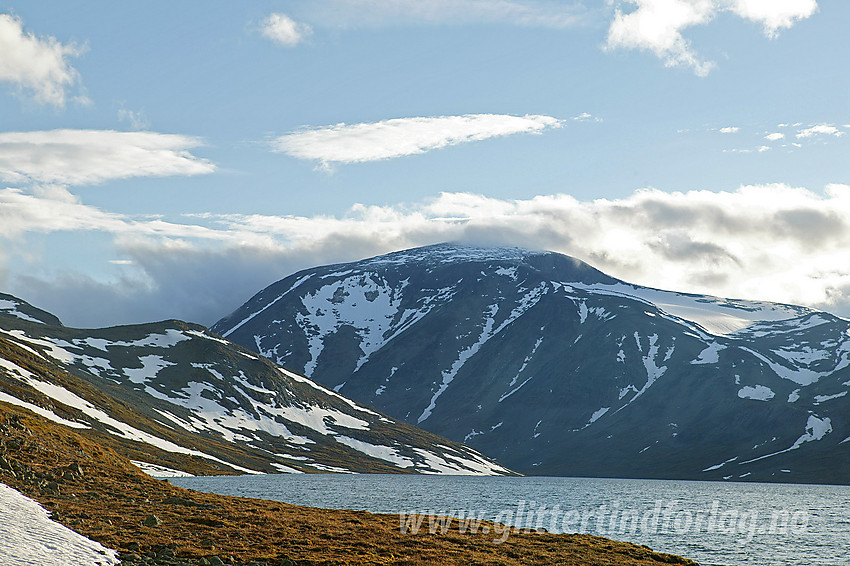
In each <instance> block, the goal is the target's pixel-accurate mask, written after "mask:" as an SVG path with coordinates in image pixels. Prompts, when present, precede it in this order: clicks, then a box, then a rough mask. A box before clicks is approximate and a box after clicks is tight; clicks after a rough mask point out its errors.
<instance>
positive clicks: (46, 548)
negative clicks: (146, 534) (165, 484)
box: [0, 483, 120, 566]
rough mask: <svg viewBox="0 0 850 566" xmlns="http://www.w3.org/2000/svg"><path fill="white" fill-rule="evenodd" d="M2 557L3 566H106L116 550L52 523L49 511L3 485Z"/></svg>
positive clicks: (0, 510)
mask: <svg viewBox="0 0 850 566" xmlns="http://www.w3.org/2000/svg"><path fill="white" fill-rule="evenodd" d="M0 557H2V562H3V564H4V566H69V565H74V566H107V565H117V564H119V563H120V560H119V559H118V555H117V553H116V552H115V551H114V550H110V549H108V548H105V547H104V546H102V545H101V544H100V543H97V542H94V541H93V540H90V539H87V538H86V537H84V536H82V535H80V534H77V533H75V532H74V531H72V530H71V529H69V528H68V527H66V526H65V525H61V524H59V523H57V522H55V521H52V520H51V519H50V517H49V514H48V512H47V510H46V509H45V508H44V507H42V506H41V505H39V504H38V503H37V502H35V501H33V500H32V499H30V498H29V497H26V496H25V495H23V494H22V493H21V492H19V491H17V490H16V489H12V488H11V487H9V486H7V485H5V484H2V483H0Z"/></svg>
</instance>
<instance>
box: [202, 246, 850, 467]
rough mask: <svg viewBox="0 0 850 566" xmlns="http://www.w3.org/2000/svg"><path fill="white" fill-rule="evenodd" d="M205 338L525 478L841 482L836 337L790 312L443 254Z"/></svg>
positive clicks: (352, 275)
mask: <svg viewBox="0 0 850 566" xmlns="http://www.w3.org/2000/svg"><path fill="white" fill-rule="evenodd" d="M213 330H214V331H216V332H219V333H221V334H222V335H226V336H228V338H229V339H231V340H233V341H235V342H237V343H240V344H242V345H244V346H246V347H249V348H252V349H255V350H256V351H257V352H259V353H261V354H263V355H264V356H266V357H268V358H269V359H272V360H274V361H275V362H277V363H278V364H280V365H284V366H286V367H288V368H290V369H293V370H295V371H299V372H303V373H304V374H306V375H307V376H308V377H312V378H313V379H315V380H317V381H319V382H321V383H322V384H323V385H325V386H327V387H330V388H332V389H333V390H335V391H338V392H340V393H342V394H344V395H346V396H348V397H350V398H352V399H355V400H356V401H359V402H362V403H368V404H370V405H374V406H376V407H378V408H379V409H380V410H381V411H383V412H385V413H387V414H389V415H392V416H394V417H396V418H400V419H404V420H405V421H407V422H411V423H416V424H418V425H419V426H422V427H423V428H425V429H427V430H429V431H431V432H434V433H437V434H440V435H442V436H446V437H448V438H451V439H453V440H456V441H462V442H465V443H468V444H469V445H470V446H473V447H475V448H476V449H478V450H481V451H482V453H485V454H487V455H488V456H490V457H494V458H498V459H499V461H501V462H504V463H505V464H506V465H508V466H510V467H512V468H514V469H517V470H518V471H520V472H523V473H528V474H554V475H620V476H626V477H671V478H673V477H679V478H692V479H720V478H744V477H746V478H749V479H756V477H758V478H759V479H763V480H771V479H773V480H778V479H779V477H782V478H783V479H784V480H785V481H826V480H825V479H824V478H826V477H830V478H831V479H830V481H840V482H842V483H847V482H850V472H848V473H843V472H842V471H841V470H842V469H847V468H846V466H844V467H842V466H841V465H839V464H841V463H843V462H844V461H847V460H850V442H844V443H842V441H844V440H845V439H847V438H848V435H850V426H848V425H847V424H846V423H847V421H846V419H845V418H844V417H843V415H846V414H848V411H850V396H849V395H847V394H848V392H850V335H848V331H850V322H848V321H847V320H843V319H841V318H839V317H836V316H833V315H830V314H829V313H825V312H817V311H814V310H812V309H809V308H805V307H799V306H794V305H783V304H777V303H769V302H760V301H746V300H736V299H723V298H718V297H711V296H703V295H693V294H686V293H676V292H672V291H661V290H657V289H650V288H646V287H640V286H637V285H631V284H628V283H625V282H623V281H620V280H618V279H615V278H613V277H610V276H608V275H606V274H604V273H602V272H600V271H598V270H596V269H594V268H593V267H591V266H589V265H587V264H585V263H582V262H580V261H577V260H575V259H573V258H570V257H567V256H564V255H562V254H556V253H550V252H538V251H531V250H523V249H519V248H507V249H505V248H480V247H472V246H463V245H453V244H442V245H436V246H428V247H424V248H417V249H412V250H405V251H401V252H396V253H392V254H387V255H385V256H379V257H376V258H371V259H366V260H362V261H358V262H352V263H347V264H338V265H327V266H320V267H316V268H312V269H308V270H304V271H301V272H299V273H295V274H293V275H290V276H289V277H287V278H285V279H282V280H281V281H278V282H277V283H275V284H273V285H270V286H269V287H267V288H266V289H264V290H262V291H261V292H259V293H257V295H255V296H254V297H253V298H252V299H251V300H250V301H248V302H247V303H245V304H244V305H243V306H242V307H240V308H239V309H237V311H235V312H234V313H233V314H231V315H230V316H228V317H226V318H224V319H222V320H221V321H219V322H218V323H216V324H215V325H214V326H213ZM812 419H815V420H812ZM813 422H816V423H823V424H822V425H817V426H815V427H814V428H812V426H811V423H813ZM813 431H814V432H813ZM801 439H802V440H801ZM792 447H794V448H793V449H792ZM576 455H581V457H577V456H576ZM731 458H736V460H735V462H736V463H735V464H734V465H726V466H719V467H715V466H716V464H717V463H718V462H723V461H725V460H729V459H731ZM836 462H837V464H836ZM830 463H831V465H832V471H830V470H829V467H830ZM848 464H850V462H848ZM706 470H708V471H706ZM785 470H790V471H789V472H786V471H785Z"/></svg>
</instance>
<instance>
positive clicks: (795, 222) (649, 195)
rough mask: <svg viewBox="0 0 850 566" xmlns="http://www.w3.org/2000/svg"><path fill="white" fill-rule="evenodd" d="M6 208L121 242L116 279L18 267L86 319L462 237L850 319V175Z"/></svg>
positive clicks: (202, 313) (235, 290) (238, 293)
mask: <svg viewBox="0 0 850 566" xmlns="http://www.w3.org/2000/svg"><path fill="white" fill-rule="evenodd" d="M0 211H4V212H5V213H6V214H7V215H8V216H6V217H2V218H0V223H2V224H3V225H4V226H7V225H10V226H15V227H16V230H17V232H16V234H17V236H18V238H19V239H25V236H26V234H27V233H28V231H34V230H40V231H42V232H48V231H57V230H77V231H91V230H100V231H105V232H108V233H109V234H111V235H112V238H113V245H114V251H115V253H114V254H113V255H112V256H111V257H109V258H105V259H104V262H106V261H107V259H108V260H113V261H114V260H117V261H118V262H119V263H117V264H112V265H113V269H115V270H116V274H117V275H116V276H115V278H114V279H112V280H109V281H104V280H95V279H93V278H91V277H89V276H87V275H85V274H81V273H75V272H67V273H60V274H56V275H54V276H51V277H49V278H48V277H40V278H39V277H33V276H17V275H7V276H6V281H2V282H0V283H3V288H4V289H8V290H9V291H10V292H12V293H18V294H20V295H22V296H23V298H24V299H27V300H30V301H31V302H34V303H35V304H37V305H39V306H42V307H44V308H47V309H48V310H52V311H54V312H55V313H56V314H58V315H59V316H60V317H61V318H63V319H64V320H65V322H66V323H69V324H75V325H82V326H95V325H104V324H117V323H128V322H140V321H145V320H153V319H163V318H170V317H178V318H183V319H188V320H193V321H197V322H201V323H206V324H210V323H212V322H214V321H215V320H217V319H218V318H220V317H222V316H224V315H226V314H228V313H229V312H230V311H231V310H232V309H235V308H236V307H237V306H239V304H241V303H242V302H243V301H245V300H247V299H248V298H249V297H250V296H252V295H253V294H254V293H256V292H257V291H259V290H260V289H261V288H263V287H265V286H266V285H268V284H270V283H272V282H273V281H276V280H278V279H280V278H283V277H285V276H286V275H289V274H291V273H293V272H295V271H297V270H299V269H303V268H307V267H311V266H314V265H319V264H324V263H331V262H341V261H350V260H356V259H360V258H363V257H369V256H372V255H376V254H380V253H385V252H389V251H393V250H398V249H404V248H407V247H412V246H419V245H427V244H433V243H437V242H442V241H455V240H459V241H468V242H474V243H485V244H494V245H518V246H526V247H531V248H537V249H549V250H554V251H559V252H562V253H566V254H569V255H572V256H574V257H577V258H579V259H582V260H584V261H587V262H588V263H590V264H592V265H594V266H595V267H597V268H599V269H602V270H603V271H605V272H607V273H609V274H611V275H613V276H615V277H619V278H621V279H624V280H626V281H630V282H634V283H639V284H643V285H649V286H653V287H659V288H665V289H673V290H678V291H688V292H700V293H709V294H714V295H719V296H726V297H740V298H756V299H766V300H774V301H780V302H790V303H797V304H805V305H811V306H815V307H819V308H824V309H826V310H830V311H832V312H836V313H838V314H843V315H845V316H847V315H850V186H844V185H830V186H828V187H827V188H826V190H825V191H824V193H823V194H820V193H816V192H813V191H810V190H807V189H804V188H798V187H791V186H788V185H782V184H773V185H753V186H743V187H741V188H739V189H738V190H735V191H727V192H710V191H688V192H674V193H667V192H663V191H660V190H656V189H644V190H640V191H637V192H635V193H634V194H632V195H631V196H629V197H626V198H622V199H599V200H593V201H579V200H577V199H575V198H573V197H571V196H569V195H564V194H558V195H541V196H538V197H535V198H532V199H527V200H504V199H494V198H488V197H485V196H482V195H477V194H469V193H444V194H441V195H440V196H438V197H436V198H434V199H432V200H429V201H426V202H420V203H413V204H398V205H392V206H365V205H355V206H354V207H352V208H351V209H350V210H349V211H348V213H347V214H345V215H341V216H315V217H298V216H268V215H215V214H198V215H192V216H187V217H185V218H184V219H183V220H182V221H181V222H179V223H174V222H172V223H168V222H164V221H162V220H150V219H145V218H130V217H127V216H122V215H117V214H111V213H106V212H104V211H100V210H97V209H93V208H92V207H88V206H86V205H84V204H82V203H80V202H78V201H74V200H73V199H69V198H68V196H67V195H64V194H63V193H61V192H59V193H56V194H43V195H24V194H22V193H20V192H16V191H13V190H10V189H7V190H6V191H2V192H0ZM16 218H17V219H18V220H17V222H18V223H17V224H14V222H15V219H16ZM7 222H11V223H12V224H7ZM7 237H8V234H7ZM6 249H7V250H9V249H10V248H9V247H6ZM7 253H9V252H7ZM7 261H12V260H11V259H9V258H7ZM2 273H3V266H0V274H2Z"/></svg>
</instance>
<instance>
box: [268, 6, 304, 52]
mask: <svg viewBox="0 0 850 566" xmlns="http://www.w3.org/2000/svg"><path fill="white" fill-rule="evenodd" d="M260 33H262V34H263V36H265V37H266V38H268V39H270V40H272V41H274V42H275V43H277V44H278V45H282V46H284V47H295V46H296V45H298V44H299V43H301V42H302V41H304V40H305V39H307V38H308V37H310V35H312V33H313V28H311V27H310V26H308V25H307V24H302V23H298V22H296V21H295V20H293V19H292V18H290V17H289V16H287V15H286V14H280V13H274V14H270V15H269V16H268V17H267V18H266V19H265V20H263V23H262V25H261V26H260Z"/></svg>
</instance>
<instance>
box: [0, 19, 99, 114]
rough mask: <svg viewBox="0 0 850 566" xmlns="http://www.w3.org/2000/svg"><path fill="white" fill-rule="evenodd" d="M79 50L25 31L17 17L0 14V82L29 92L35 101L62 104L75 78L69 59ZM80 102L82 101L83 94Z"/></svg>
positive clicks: (80, 50)
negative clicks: (8, 83)
mask: <svg viewBox="0 0 850 566" xmlns="http://www.w3.org/2000/svg"><path fill="white" fill-rule="evenodd" d="M82 51H83V49H82V48H80V47H78V46H75V45H63V44H62V43H60V42H59V41H57V40H56V39H55V38H53V37H36V36H35V35H33V34H32V33H25V32H24V29H23V22H21V20H20V19H19V18H16V17H15V16H12V15H9V14H0V53H2V56H0V81H6V82H10V83H12V84H14V85H16V86H17V88H18V89H19V90H20V91H21V92H23V91H27V92H30V93H32V96H33V98H34V100H36V101H37V102H39V103H44V104H52V105H54V106H64V105H65V98H66V95H67V90H68V89H69V88H70V87H72V86H73V85H74V84H75V83H77V82H78V80H79V75H78V73H77V71H76V69H74V67H72V66H71V64H70V62H69V59H70V58H72V57H76V56H78V55H80V54H81V53H82ZM80 101H85V99H84V97H81V98H80Z"/></svg>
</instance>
